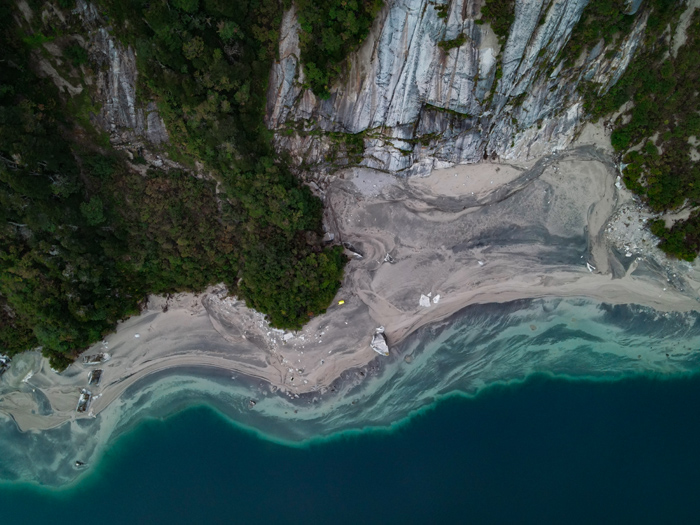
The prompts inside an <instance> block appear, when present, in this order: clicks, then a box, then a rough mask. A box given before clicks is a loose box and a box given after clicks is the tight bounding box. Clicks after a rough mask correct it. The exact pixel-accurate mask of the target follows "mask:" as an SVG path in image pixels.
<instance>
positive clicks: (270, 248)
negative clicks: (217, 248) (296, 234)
mask: <svg viewBox="0 0 700 525" xmlns="http://www.w3.org/2000/svg"><path fill="white" fill-rule="evenodd" d="M297 252H298V253H306V255H305V257H304V258H303V259H300V258H298V257H297ZM245 259H246V262H245V267H244V271H243V280H242V282H241V285H240V290H241V292H242V293H243V295H244V296H245V297H246V298H247V299H246V303H247V304H248V306H251V307H253V308H255V309H256V310H259V311H261V312H270V321H271V322H272V324H273V325H275V326H277V327H279V328H287V329H293V330H296V329H299V328H301V327H302V325H303V324H304V323H306V322H307V321H308V320H309V319H310V318H311V317H313V316H314V315H317V314H320V313H323V312H325V311H326V308H327V307H328V304H329V303H330V302H331V301H332V300H333V297H334V296H335V294H336V292H337V291H338V289H339V288H340V280H341V278H342V275H343V266H344V265H345V259H344V255H343V249H342V248H341V247H340V246H336V247H335V248H333V249H331V250H326V251H323V252H311V253H309V252H308V251H307V250H305V248H304V245H303V241H301V240H297V243H289V242H284V243H282V242H274V241H273V242H270V241H268V242H265V243H261V244H259V245H258V246H256V247H254V248H253V249H251V250H250V251H249V252H248V253H247V254H246V257H245Z"/></svg>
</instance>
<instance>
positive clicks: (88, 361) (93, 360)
mask: <svg viewBox="0 0 700 525" xmlns="http://www.w3.org/2000/svg"><path fill="white" fill-rule="evenodd" d="M111 358H112V356H110V355H109V354H107V353H104V352H102V353H99V354H93V355H84V356H83V364H84V365H99V364H100V363H105V362H107V361H109V360H110V359H111Z"/></svg>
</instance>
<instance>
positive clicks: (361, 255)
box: [343, 242, 365, 259]
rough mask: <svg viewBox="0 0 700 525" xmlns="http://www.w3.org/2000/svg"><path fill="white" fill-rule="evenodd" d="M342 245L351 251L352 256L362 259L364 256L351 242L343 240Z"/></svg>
mask: <svg viewBox="0 0 700 525" xmlns="http://www.w3.org/2000/svg"><path fill="white" fill-rule="evenodd" d="M343 247H344V248H345V249H346V250H348V251H349V252H350V253H352V254H353V256H354V257H355V258H356V259H363V258H364V256H365V254H364V253H362V252H361V251H360V250H358V249H357V248H355V247H354V246H353V245H352V244H350V243H349V242H344V243H343Z"/></svg>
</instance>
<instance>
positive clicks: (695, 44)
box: [584, 0, 700, 259]
mask: <svg viewBox="0 0 700 525" xmlns="http://www.w3.org/2000/svg"><path fill="white" fill-rule="evenodd" d="M647 4H648V5H647V8H649V9H651V14H650V15H649V23H648V28H647V33H646V36H645V42H644V45H643V47H642V48H641V49H640V50H639V51H638V52H637V55H636V56H635V58H634V60H633V61H632V63H631V64H630V66H629V67H628V68H627V70H626V71H625V73H624V74H623V76H622V78H621V79H620V80H619V81H618V82H617V84H616V85H615V86H613V87H612V88H611V89H610V91H609V92H608V93H607V94H605V95H604V96H602V97H600V96H597V91H598V89H599V86H596V85H589V86H587V87H586V89H585V90H584V101H585V107H586V109H587V110H588V111H589V112H590V113H591V114H592V116H593V118H594V119H598V118H600V117H601V116H603V115H606V114H610V113H612V112H614V111H616V110H617V109H618V108H620V107H621V106H622V105H623V104H625V103H626V102H632V103H633V107H632V109H631V110H630V112H628V113H627V114H626V116H627V118H626V119H625V120H623V117H620V118H619V119H618V120H617V121H616V122H615V129H614V131H613V133H612V137H611V141H612V145H613V147H614V148H615V149H616V150H617V151H620V152H624V151H627V150H628V149H629V148H631V147H633V146H636V145H638V144H640V143H642V142H643V141H645V142H644V143H643V144H644V146H643V147H642V148H641V149H640V150H639V151H631V152H629V153H627V154H626V155H625V156H624V158H623V162H624V163H625V164H627V166H626V167H625V169H624V172H623V177H624V181H625V184H626V185H627V187H628V188H630V189H631V190H633V191H634V192H635V193H637V194H639V195H641V196H642V197H643V198H644V199H645V200H646V202H647V203H648V204H649V206H650V207H651V208H652V209H653V210H655V211H659V212H661V211H665V210H670V209H674V208H676V207H678V206H680V205H682V204H683V203H684V202H686V201H689V203H690V204H691V205H693V206H697V205H698V204H700V164H698V162H695V161H692V160H691V158H690V153H691V146H690V144H689V143H688V139H689V138H690V137H691V136H696V137H697V136H699V135H700V97H699V96H698V89H697V86H698V83H699V82H700V69H698V67H697V61H698V56H700V13H699V12H698V11H696V12H695V14H694V16H693V18H692V21H691V24H690V25H689V27H688V29H687V31H686V34H687V40H686V43H685V45H684V46H682V47H681V48H680V49H679V50H678V54H677V56H676V57H673V55H670V54H669V46H670V41H669V38H668V36H667V35H668V33H666V28H667V27H668V26H669V25H673V24H674V22H675V21H676V20H677V18H678V16H679V15H680V13H681V12H682V11H683V10H684V9H685V6H684V4H682V3H678V2H671V1H669V0H656V1H651V2H648V3H647ZM623 122H624V123H623ZM654 136H656V139H655V141H652V140H650V137H654ZM699 222H700V221H699V220H698V219H697V217H695V218H691V219H688V221H681V222H679V223H677V224H676V225H675V226H674V227H673V229H672V230H662V229H661V226H660V225H659V224H658V223H656V225H655V226H654V230H653V231H654V233H655V234H656V235H658V236H659V237H661V238H662V239H663V241H662V243H661V245H660V246H661V248H662V249H664V250H665V251H666V252H668V253H670V254H673V255H675V256H677V257H680V258H682V259H689V258H691V254H693V255H692V258H694V257H695V254H696V253H697V251H698V247H699V246H700V245H698V243H697V236H696V233H695V228H696V226H695V225H696V224H698V223H699Z"/></svg>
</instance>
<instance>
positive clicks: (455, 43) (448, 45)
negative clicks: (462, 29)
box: [438, 33, 467, 53]
mask: <svg viewBox="0 0 700 525" xmlns="http://www.w3.org/2000/svg"><path fill="white" fill-rule="evenodd" d="M466 41H467V35H465V34H464V33H460V34H459V35H457V37H455V38H453V39H451V40H443V41H442V42H439V43H438V46H439V47H440V49H442V50H443V51H444V52H445V53H448V52H449V51H450V49H453V48H455V47H461V46H463V45H464V44H465V43H466Z"/></svg>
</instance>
